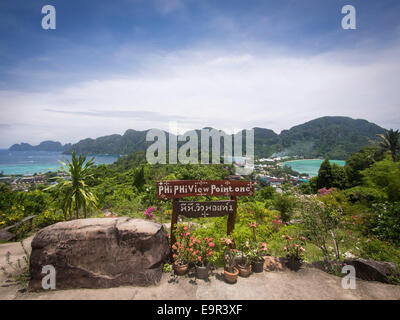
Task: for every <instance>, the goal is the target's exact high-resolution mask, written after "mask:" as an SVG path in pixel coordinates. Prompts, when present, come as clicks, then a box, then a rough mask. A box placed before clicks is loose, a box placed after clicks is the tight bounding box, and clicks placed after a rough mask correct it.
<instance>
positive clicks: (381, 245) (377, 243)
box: [360, 239, 400, 268]
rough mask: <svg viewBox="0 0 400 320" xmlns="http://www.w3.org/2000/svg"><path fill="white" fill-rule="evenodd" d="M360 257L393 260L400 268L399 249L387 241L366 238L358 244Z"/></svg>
mask: <svg viewBox="0 0 400 320" xmlns="http://www.w3.org/2000/svg"><path fill="white" fill-rule="evenodd" d="M360 257H361V258H364V259H372V260H376V261H386V262H394V263H395V264H396V265H397V267H398V268H400V250H399V249H396V248H395V247H394V246H393V245H391V244H389V243H388V242H385V241H381V240H378V239H372V240H370V239H368V240H367V241H365V242H363V243H362V244H361V245H360Z"/></svg>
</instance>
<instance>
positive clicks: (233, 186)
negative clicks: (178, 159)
mask: <svg viewBox="0 0 400 320" xmlns="http://www.w3.org/2000/svg"><path fill="white" fill-rule="evenodd" d="M252 195H254V183H253V182H251V181H246V180H204V181H203V180H172V181H160V182H157V198H159V199H174V198H183V197H197V196H252Z"/></svg>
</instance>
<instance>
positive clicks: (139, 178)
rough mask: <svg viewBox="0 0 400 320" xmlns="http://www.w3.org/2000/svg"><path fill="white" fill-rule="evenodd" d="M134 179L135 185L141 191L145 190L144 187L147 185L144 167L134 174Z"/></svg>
mask: <svg viewBox="0 0 400 320" xmlns="http://www.w3.org/2000/svg"><path fill="white" fill-rule="evenodd" d="M133 177H134V182H133V185H134V186H135V187H136V188H137V189H138V190H139V191H142V190H143V186H144V185H145V183H146V179H145V177H144V166H141V167H140V168H136V169H135V171H134V173H133Z"/></svg>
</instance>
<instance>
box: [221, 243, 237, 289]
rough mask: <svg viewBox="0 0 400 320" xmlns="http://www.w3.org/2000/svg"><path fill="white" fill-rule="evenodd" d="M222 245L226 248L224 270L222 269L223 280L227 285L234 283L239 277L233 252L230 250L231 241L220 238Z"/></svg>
mask: <svg viewBox="0 0 400 320" xmlns="http://www.w3.org/2000/svg"><path fill="white" fill-rule="evenodd" d="M221 240H222V241H223V243H224V244H225V245H226V246H227V250H226V251H225V254H224V258H225V268H224V278H225V281H226V282H228V283H235V282H236V281H237V278H238V276H239V270H238V268H236V267H235V252H234V251H233V249H232V240H231V239H229V238H226V239H224V238H222V239H221Z"/></svg>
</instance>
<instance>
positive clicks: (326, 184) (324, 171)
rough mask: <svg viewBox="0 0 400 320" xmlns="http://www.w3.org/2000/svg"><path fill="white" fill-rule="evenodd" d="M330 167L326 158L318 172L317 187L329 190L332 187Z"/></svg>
mask: <svg viewBox="0 0 400 320" xmlns="http://www.w3.org/2000/svg"><path fill="white" fill-rule="evenodd" d="M332 180H333V179H332V167H331V164H330V162H329V158H326V159H325V160H324V162H322V163H321V166H320V168H319V171H318V179H317V187H318V189H321V188H327V189H329V188H331V187H332Z"/></svg>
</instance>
